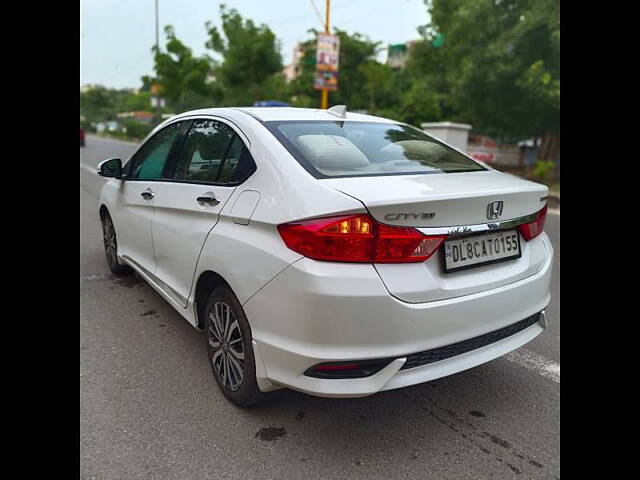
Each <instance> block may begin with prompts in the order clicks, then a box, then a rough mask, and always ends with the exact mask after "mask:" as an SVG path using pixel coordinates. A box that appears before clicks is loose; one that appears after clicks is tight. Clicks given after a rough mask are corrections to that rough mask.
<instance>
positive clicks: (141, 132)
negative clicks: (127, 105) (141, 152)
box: [123, 120, 153, 140]
mask: <svg viewBox="0 0 640 480" xmlns="http://www.w3.org/2000/svg"><path fill="white" fill-rule="evenodd" d="M123 125H124V136H125V137H126V138H135V139H137V140H142V139H143V138H144V137H146V136H147V135H148V134H149V132H151V130H153V126H152V125H148V124H146V123H141V122H137V121H135V120H125V121H124V123H123Z"/></svg>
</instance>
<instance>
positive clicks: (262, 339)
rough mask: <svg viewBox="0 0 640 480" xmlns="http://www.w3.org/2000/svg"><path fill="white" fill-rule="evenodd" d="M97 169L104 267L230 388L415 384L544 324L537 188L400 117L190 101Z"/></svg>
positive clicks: (548, 261) (547, 253) (546, 262)
mask: <svg viewBox="0 0 640 480" xmlns="http://www.w3.org/2000/svg"><path fill="white" fill-rule="evenodd" d="M98 168H99V172H98V173H99V174H100V175H102V176H103V177H108V178H109V180H108V181H107V182H106V183H105V184H104V186H103V188H102V191H101V194H100V199H99V212H100V218H101V221H102V225H103V233H104V247H105V252H106V257H107V262H108V265H109V268H110V269H111V271H112V272H114V273H116V274H126V273H130V272H131V271H132V270H135V271H136V272H137V273H138V274H139V275H140V276H142V277H143V278H144V279H145V280H146V281H147V282H148V283H149V284H150V285H151V286H152V287H153V288H154V289H156V290H157V291H158V292H159V293H160V295H162V297H163V298H164V299H165V300H166V301H167V302H168V303H169V304H171V305H172V306H173V307H174V308H175V309H176V310H177V311H178V312H179V313H180V314H181V315H182V316H183V317H184V318H186V319H187V321H188V322H189V323H191V324H192V325H193V326H194V327H196V328H198V329H202V330H204V331H205V332H206V338H207V345H208V357H209V363H210V366H211V369H212V372H213V376H214V378H215V380H216V382H217V383H218V385H219V387H220V389H221V391H222V392H223V393H224V395H226V396H227V397H228V398H229V399H230V400H231V401H233V402H235V403H236V404H238V405H243V406H247V405H251V404H254V403H256V402H257V401H259V400H262V399H263V398H265V396H266V394H267V393H268V392H270V391H272V390H276V389H279V388H282V387H288V388H291V389H295V390H298V391H301V392H305V393H308V394H311V395H317V396H324V397H360V396H366V395H371V394H374V393H377V392H380V391H384V390H391V389H395V388H401V387H405V386H409V385H414V384H417V383H422V382H426V381H429V380H433V379H436V378H440V377H443V376H446V375H451V374H453V373H456V372H459V371H461V370H465V369H468V368H471V367H474V366H476V365H479V364H481V363H484V362H487V361H489V360H492V359H494V358H497V357H499V356H501V355H504V354H506V353H508V352H510V351H512V350H514V349H516V348H518V347H520V346H522V345H524V344H526V343H527V342H529V341H531V340H532V339H533V338H535V337H536V336H537V335H539V334H540V333H541V332H542V331H543V330H544V328H546V326H547V324H546V316H545V313H544V310H545V308H546V306H547V305H548V303H549V300H550V294H549V285H550V280H551V265H552V256H553V248H552V246H551V242H550V241H549V238H548V237H547V235H546V234H545V233H544V231H543V229H544V223H545V218H546V212H547V207H546V203H547V191H548V189H547V187H546V186H544V185H540V184H537V183H533V182H530V181H527V180H523V179H520V178H517V177H514V176H511V175H506V174H503V173H500V172H498V171H496V170H494V169H492V168H491V167H489V166H486V165H482V164H481V163H479V162H476V161H474V160H473V159H471V158H469V157H468V156H466V155H464V154H463V153H461V152H459V151H457V150H455V149H453V148H451V147H449V146H448V145H446V144H444V143H443V142H441V141H439V140H436V139H434V138H433V137H431V136H429V135H427V134H426V133H424V132H423V131H421V130H418V129H416V128H414V127H412V126H409V125H406V124H402V123H398V122H396V121H393V120H389V119H384V118H380V117H374V116H369V115H361V114H355V113H347V112H346V111H345V108H344V107H334V108H332V109H329V110H317V109H301V108H287V107H278V108H269V107H261V108H214V109H205V110H196V111H192V112H187V113H183V114H180V115H177V116H175V117H172V118H171V119H169V120H167V121H165V122H164V123H162V124H161V125H159V126H158V127H156V128H155V129H154V131H153V132H152V133H151V135H150V136H149V137H148V138H147V139H146V141H145V142H144V143H143V144H142V145H141V146H140V148H139V149H138V150H137V152H136V153H134V155H133V156H132V157H131V158H130V159H129V160H128V161H127V162H126V163H125V165H124V166H123V165H122V161H121V160H120V159H109V160H105V161H104V162H102V163H101V164H100V165H99V167H98Z"/></svg>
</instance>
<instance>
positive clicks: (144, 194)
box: [140, 188, 156, 200]
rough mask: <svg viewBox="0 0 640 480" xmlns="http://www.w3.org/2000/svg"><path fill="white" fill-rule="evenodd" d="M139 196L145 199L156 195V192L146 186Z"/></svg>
mask: <svg viewBox="0 0 640 480" xmlns="http://www.w3.org/2000/svg"><path fill="white" fill-rule="evenodd" d="M140 196H141V197H142V198H144V199H145V200H151V199H152V198H153V197H155V196H156V194H155V193H153V190H151V189H150V188H147V189H146V190H145V191H144V192H142V193H141V194H140Z"/></svg>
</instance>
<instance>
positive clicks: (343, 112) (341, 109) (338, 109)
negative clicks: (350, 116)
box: [327, 105, 347, 118]
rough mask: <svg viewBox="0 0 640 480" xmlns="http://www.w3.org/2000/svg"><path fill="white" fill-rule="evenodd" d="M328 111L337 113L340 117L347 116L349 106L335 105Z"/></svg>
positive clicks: (333, 113) (332, 113)
mask: <svg viewBox="0 0 640 480" xmlns="http://www.w3.org/2000/svg"><path fill="white" fill-rule="evenodd" d="M327 113H330V114H331V115H335V116H336V117H340V118H347V106H346V105H334V106H333V107H331V108H330V109H328V110H327Z"/></svg>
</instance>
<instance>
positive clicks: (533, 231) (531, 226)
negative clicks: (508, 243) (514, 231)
mask: <svg viewBox="0 0 640 480" xmlns="http://www.w3.org/2000/svg"><path fill="white" fill-rule="evenodd" d="M546 219H547V206H546V205H545V206H544V208H543V209H542V210H540V211H539V212H538V215H537V216H536V219H535V220H534V221H533V222H530V223H523V224H522V225H518V230H519V231H520V233H521V234H522V236H523V237H524V238H525V240H527V241H529V240H532V239H534V238H536V237H537V236H538V235H540V234H541V233H542V232H543V231H544V222H545V220H546Z"/></svg>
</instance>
